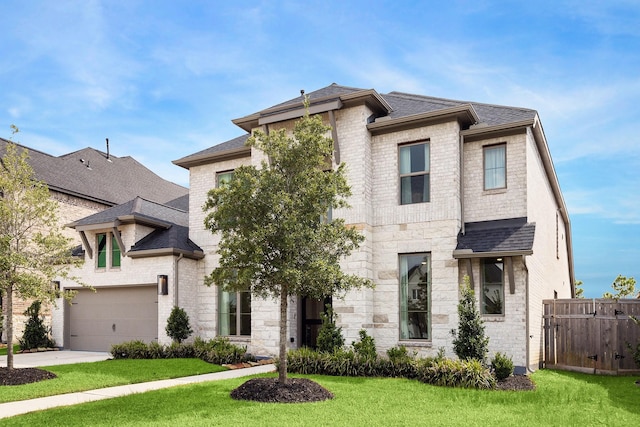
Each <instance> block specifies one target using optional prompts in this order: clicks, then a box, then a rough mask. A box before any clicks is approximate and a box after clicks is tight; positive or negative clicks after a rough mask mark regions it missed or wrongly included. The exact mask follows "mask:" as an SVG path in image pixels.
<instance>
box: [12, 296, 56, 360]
mask: <svg viewBox="0 0 640 427" xmlns="http://www.w3.org/2000/svg"><path fill="white" fill-rule="evenodd" d="M40 305H41V303H40V301H34V302H32V303H31V305H30V306H29V308H27V311H25V312H24V315H25V316H27V317H28V318H29V319H28V320H27V323H26V324H25V325H24V332H23V334H22V338H20V340H19V342H20V350H30V349H32V348H42V347H44V348H47V347H53V346H54V345H55V343H54V342H53V340H52V339H51V338H50V336H49V328H48V327H47V325H45V324H44V317H43V316H41V315H40Z"/></svg>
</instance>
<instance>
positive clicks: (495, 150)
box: [484, 144, 507, 190]
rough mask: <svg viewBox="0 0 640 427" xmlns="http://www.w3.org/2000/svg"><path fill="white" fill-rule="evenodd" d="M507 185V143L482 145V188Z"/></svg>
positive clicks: (488, 188) (490, 188)
mask: <svg viewBox="0 0 640 427" xmlns="http://www.w3.org/2000/svg"><path fill="white" fill-rule="evenodd" d="M506 187H507V145H506V144H501V145H492V146H488V147H484V189H485V190H494V189H496V188H506Z"/></svg>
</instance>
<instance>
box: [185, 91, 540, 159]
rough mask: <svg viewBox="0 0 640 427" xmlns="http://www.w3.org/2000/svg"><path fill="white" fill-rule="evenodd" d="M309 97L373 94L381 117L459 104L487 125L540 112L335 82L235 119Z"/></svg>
mask: <svg viewBox="0 0 640 427" xmlns="http://www.w3.org/2000/svg"><path fill="white" fill-rule="evenodd" d="M305 97H306V98H307V99H308V100H309V102H310V103H311V104H312V105H313V104H314V102H317V103H322V102H329V101H331V100H341V101H344V102H349V100H351V101H352V100H353V99H360V98H366V97H373V98H375V101H376V102H375V106H376V110H377V115H378V117H379V118H380V117H382V118H383V119H402V118H411V117H418V116H420V115H424V114H426V113H437V112H439V111H451V110H452V109H454V110H455V109H456V108H457V109H465V108H468V109H469V110H471V111H470V115H471V116H470V117H473V118H474V120H477V122H478V123H472V122H470V124H480V123H482V124H483V125H486V126H500V125H506V124H511V123H520V122H523V121H533V120H534V119H535V117H536V115H537V112H536V111H535V110H531V109H527V108H518V107H508V106H503V105H494V104H484V103H479V102H473V101H457V100H452V99H445V98H436V97H431V96H423V95H414V94H409V93H402V92H390V93H388V94H378V93H377V92H376V91H375V90H374V89H359V88H354V87H348V86H341V85H338V84H336V83H333V84H331V85H329V86H327V87H324V88H321V89H318V90H315V91H313V92H309V93H306V94H304V95H300V96H297V97H295V98H292V99H289V100H288V101H285V102H282V103H279V104H276V105H274V106H272V107H269V108H266V109H264V110H260V111H258V112H257V113H253V114H250V115H248V116H245V117H243V118H240V119H235V120H234V121H233V122H234V123H236V124H237V125H238V126H240V127H243V128H245V129H247V130H248V128H247V126H246V125H247V123H254V122H253V121H255V120H258V119H259V118H260V117H267V116H270V115H274V114H277V113H278V112H281V111H287V110H292V109H295V108H299V107H300V106H301V105H302V103H303V102H304V99H305ZM252 120H253V121H252ZM376 124H377V123H376ZM248 137H249V134H244V135H242V136H239V137H237V138H234V139H232V140H229V141H226V142H223V143H221V144H218V145H214V146H213V147H210V148H207V149H205V150H202V151H199V152H197V153H194V154H191V155H188V156H185V157H183V158H181V159H178V160H175V161H174V162H173V163H175V164H177V165H179V166H182V167H186V168H188V167H190V166H194V165H198V164H202V163H206V161H207V159H208V158H210V157H212V156H219V155H223V154H224V153H227V152H228V153H233V152H236V153H237V152H241V151H242V150H243V147H244V144H245V142H246V140H247V139H248ZM245 151H246V153H249V150H248V149H246V150H245ZM246 153H245V154H246Z"/></svg>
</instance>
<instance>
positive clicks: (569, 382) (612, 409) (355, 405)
mask: <svg viewBox="0 0 640 427" xmlns="http://www.w3.org/2000/svg"><path fill="white" fill-rule="evenodd" d="M532 377H533V380H534V381H535V382H536V384H537V389H536V390H535V391H525V392H507V391H480V390H470V389H460V388H445V387H437V386H431V385H427V384H423V383H420V382H418V381H413V380H406V379H383V378H350V377H329V376H307V378H311V379H313V380H315V381H317V382H318V383H320V384H321V385H322V386H324V387H326V388H327V389H329V390H330V391H332V392H333V393H334V394H335V396H336V397H335V398H334V399H333V400H328V401H323V402H317V403H305V404H267V403H254V402H246V401H235V400H232V399H231V398H230V397H229V393H230V392H231V390H232V389H234V388H236V387H237V386H238V385H240V384H242V382H244V381H246V380H247V379H246V378H238V379H233V380H223V381H216V382H210V383H205V384H195V385H188V386H180V387H174V388H170V389H165V390H158V391H153V392H148V393H144V394H137V395H130V396H125V397H121V398H116V399H111V400H103V401H99V402H92V403H87V404H83V405H78V406H74V407H66V408H58V409H52V410H49V411H44V412H40V413H34V414H27V415H22V416H18V417H14V418H9V419H5V420H0V425H11V426H20V425H24V426H32V425H47V426H56V425H60V426H87V425H91V426H103V425H104V426H114V425H117V426H140V425H154V426H171V427H174V426H176V425H188V426H211V425H246V426H251V425H255V426H361V425H364V426H367V427H372V426H398V425H439V426H440V425H464V426H474V425H478V426H485V427H486V426H491V425H522V426H525V425H526V426H529V425H544V426H552V425H557V426H567V425H576V426H583V425H621V426H622V425H640V404H639V403H638V402H640V387H638V386H636V385H635V384H634V380H635V378H633V377H605V376H592V375H586V374H578V373H570V372H560V371H549V370H543V371H539V372H536V373H535V374H533V376H532Z"/></svg>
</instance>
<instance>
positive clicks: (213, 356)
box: [198, 337, 253, 365]
mask: <svg viewBox="0 0 640 427" xmlns="http://www.w3.org/2000/svg"><path fill="white" fill-rule="evenodd" d="M200 351H202V352H203V354H202V355H201V356H199V357H200V358H201V359H202V360H204V361H205V362H209V363H215V364H217V365H223V364H229V363H240V362H245V361H248V360H253V358H252V357H250V356H249V355H248V354H247V348H246V347H241V346H238V345H235V344H232V343H231V342H229V338H226V337H216V338H214V339H212V340H210V341H209V342H208V343H203V344H202V347H201V348H200V349H199V350H198V352H200Z"/></svg>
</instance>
